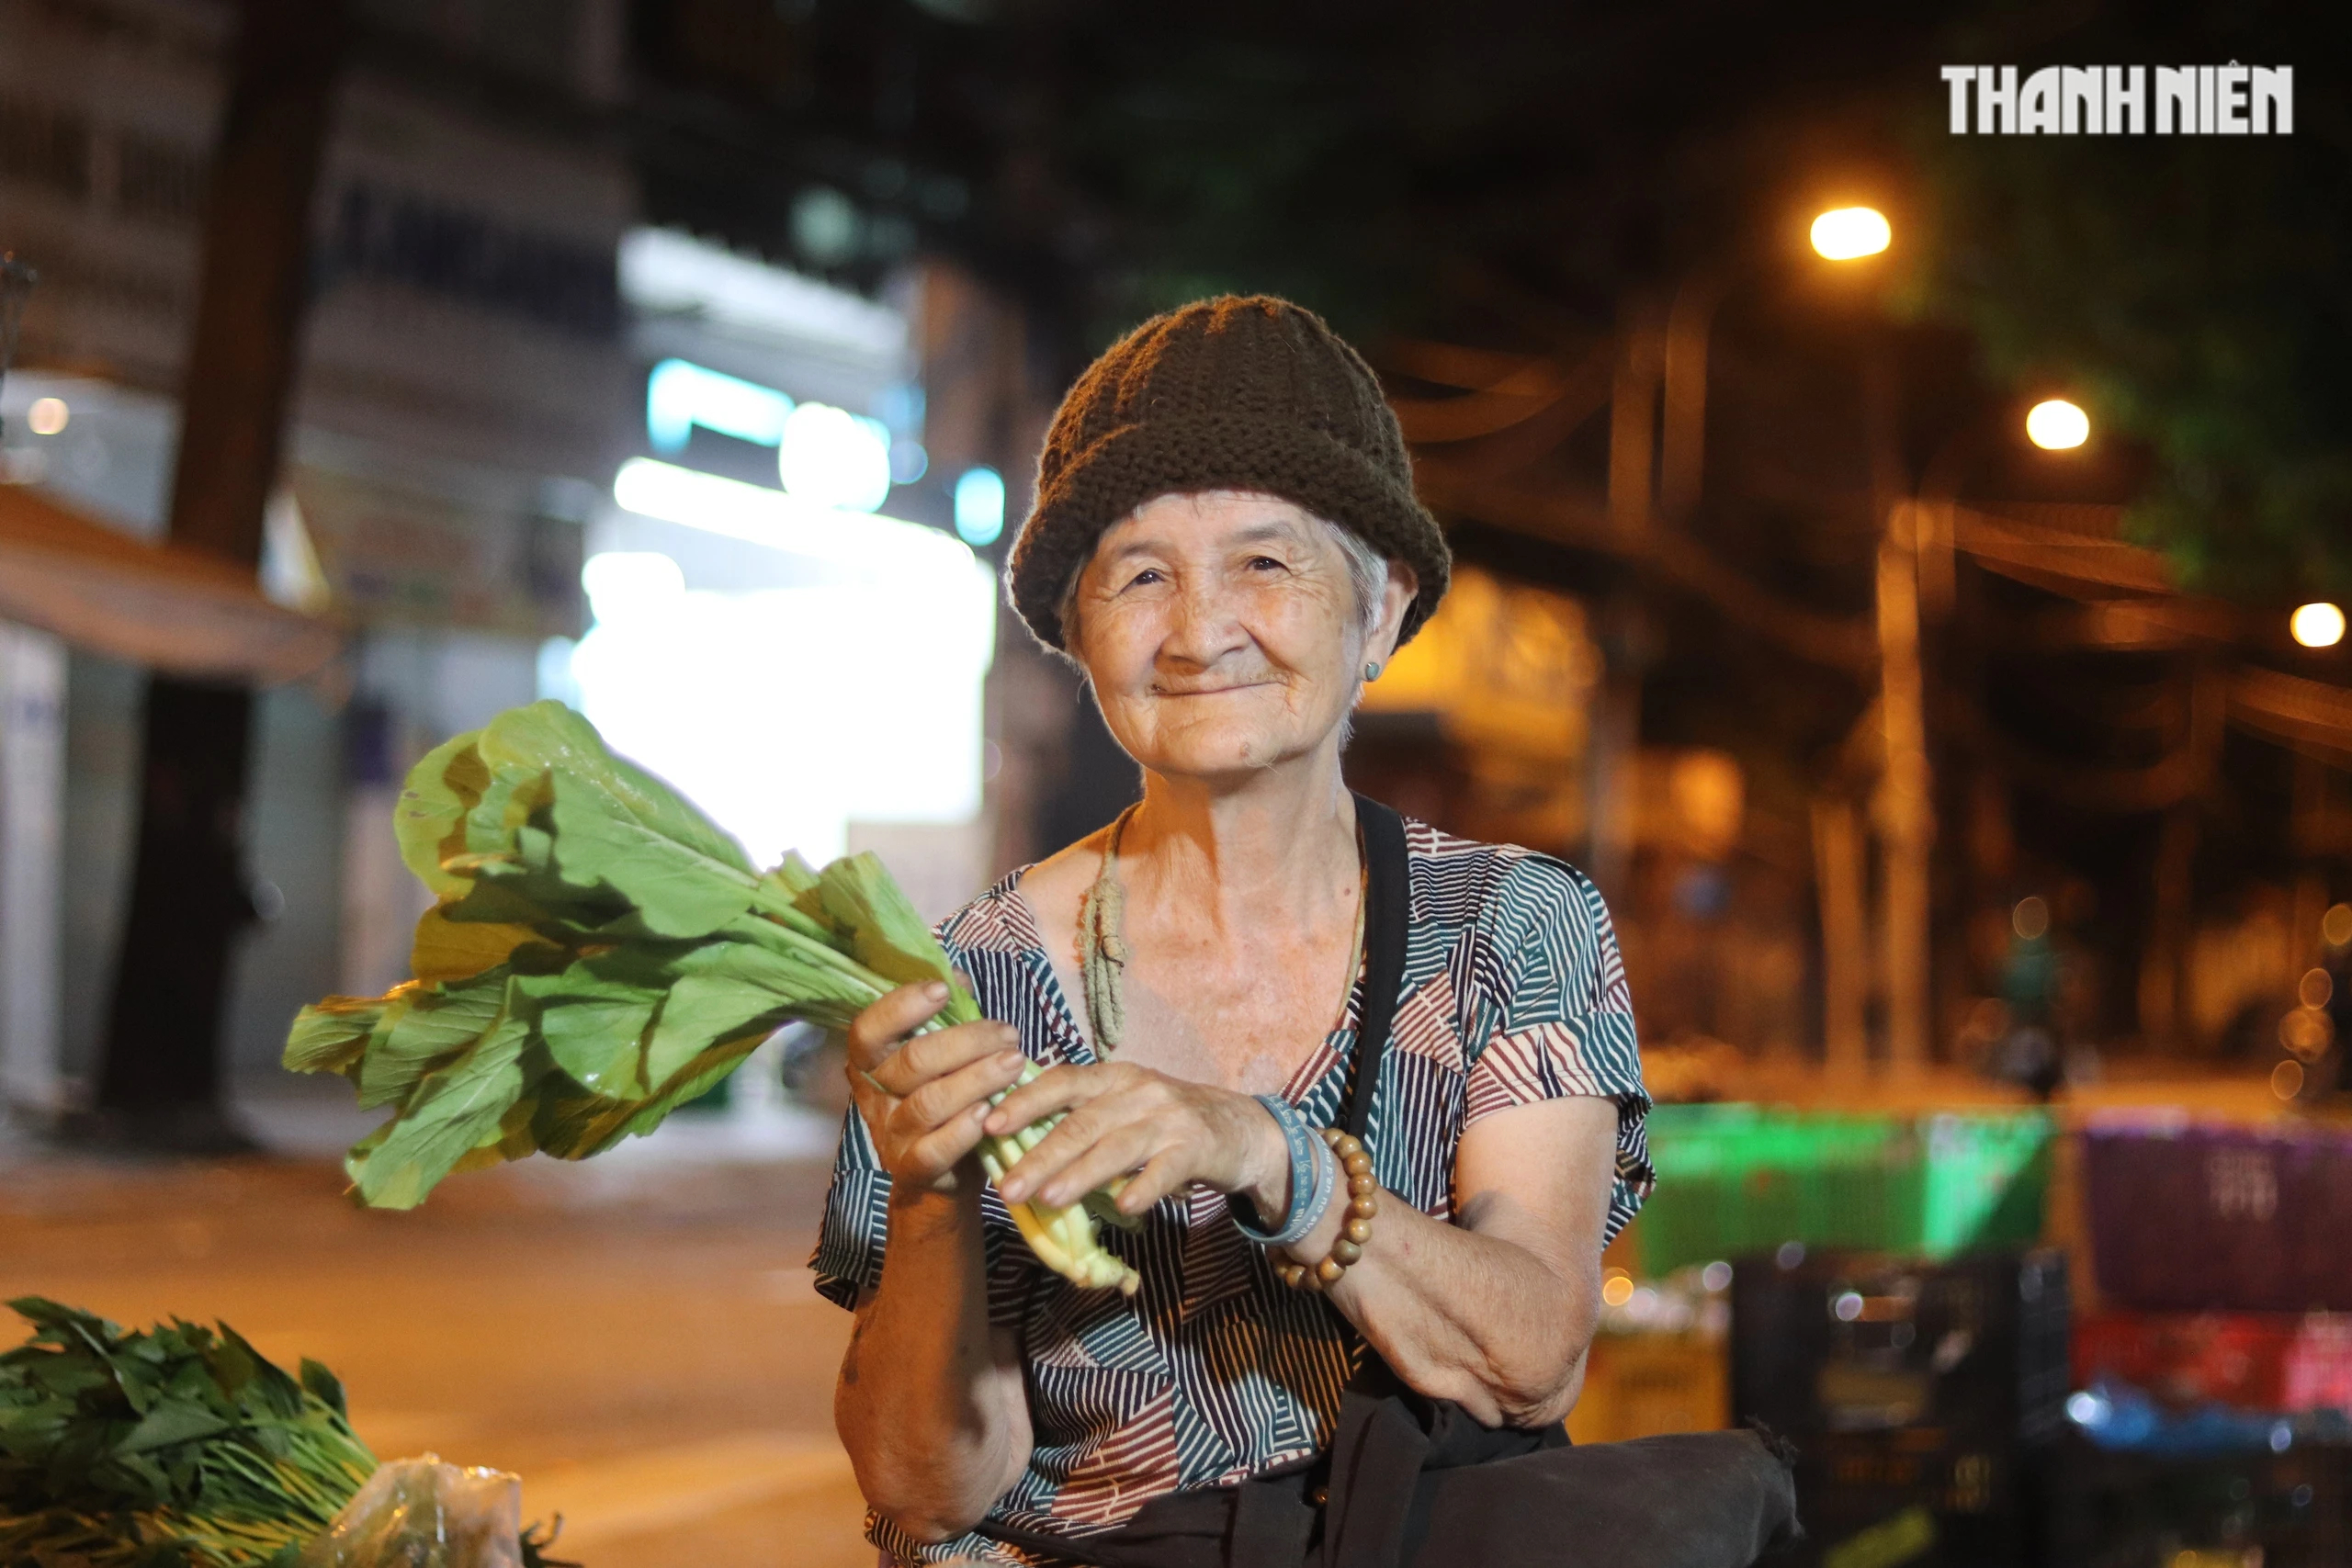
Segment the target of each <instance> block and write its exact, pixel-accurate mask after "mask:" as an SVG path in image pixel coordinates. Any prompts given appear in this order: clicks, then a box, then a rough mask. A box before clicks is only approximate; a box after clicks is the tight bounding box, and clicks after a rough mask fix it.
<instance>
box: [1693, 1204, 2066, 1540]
mask: <svg viewBox="0 0 2352 1568" xmlns="http://www.w3.org/2000/svg"><path fill="white" fill-rule="evenodd" d="M2067 1320H2068V1313H2067V1291H2066V1272H2065V1260H2064V1256H2063V1255H2062V1254H2059V1253H2055V1252H2049V1251H2034V1252H2026V1253H2005V1254H1989V1255H1985V1256H1981V1257H1974V1258H1959V1259H1954V1260H1951V1261H1948V1262H1942V1263H1929V1262H1926V1261H1924V1260H1921V1259H1917V1258H1889V1257H1884V1256H1880V1255H1856V1254H1814V1255H1812V1256H1806V1255H1804V1253H1803V1251H1802V1250H1801V1249H1797V1248H1783V1249H1781V1253H1780V1254H1778V1255H1777V1256H1774V1257H1769V1258H1744V1259H1741V1260H1739V1261H1738V1262H1737V1263H1736V1264H1735V1266H1734V1269H1733V1276H1732V1328H1731V1333H1732V1405H1733V1410H1734V1412H1735V1413H1736V1415H1737V1416H1739V1417H1740V1418H1741V1419H1744V1420H1759V1421H1762V1422H1763V1423H1765V1424H1766V1425H1767V1426H1770V1427H1772V1428H1773V1429H1774V1430H1776V1431H1778V1432H1781V1433H1782V1434H1783V1435H1785V1436H1786V1437H1788V1438H1790V1439H1791V1440H1792V1442H1794V1443H1795V1444H1796V1447H1797V1452H1798V1462H1797V1474H1796V1481H1797V1499H1798V1509H1799V1516H1800V1517H1801V1518H1802V1519H1803V1520H1804V1526H1805V1529H1806V1530H1807V1532H1808V1535H1809V1540H1807V1541H1806V1542H1805V1544H1804V1546H1803V1547H1802V1548H1800V1550H1799V1551H1798V1552H1797V1553H1796V1555H1795V1556H1794V1558H1793V1559H1792V1560H1791V1561H1792V1563H1820V1564H1827V1565H1830V1568H1836V1565H1838V1564H1841V1563H1854V1564H1881V1563H1883V1564H1894V1563H1901V1564H1904V1565H1905V1568H1986V1565H1996V1564H1997V1565H2008V1564H2018V1565H2020V1568H2022V1565H2027V1564H2033V1563H2039V1562H2044V1561H2054V1559H2052V1558H2051V1556H2050V1554H2049V1552H2048V1551H2047V1549H2046V1547H2045V1544H2044V1532H2043V1529H2042V1521H2043V1520H2044V1518H2045V1517H2046V1516H2047V1514H2048V1507H2047V1503H2046V1493H2047V1487H2048V1484H2049V1482H2050V1476H2049V1474H2048V1473H2047V1472H2046V1470H2045V1468H2044V1467H2043V1466H2042V1465H2041V1463H2040V1462H2039V1461H2041V1459H2042V1458H2043V1456H2044V1455H2045V1454H2046V1453H2047V1451H2048V1450H2049V1449H2050V1446H2051V1443H2052V1439H2053V1438H2054V1437H2055V1436H2056V1434H2057V1432H2058V1430H2059V1428H2060V1427H2061V1426H2062V1425H2063V1423H2064V1411H2065V1398H2066V1393H2067Z"/></svg>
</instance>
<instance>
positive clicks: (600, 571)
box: [580, 550, 686, 621]
mask: <svg viewBox="0 0 2352 1568" xmlns="http://www.w3.org/2000/svg"><path fill="white" fill-rule="evenodd" d="M580 586H581V587H582V588H584V589H586V590H587V591H588V608H589V612H590V613H591V614H592V615H594V616H595V617H596V618H597V619H598V620H599V621H622V620H641V619H643V618H644V617H645V616H646V615H648V614H650V613H657V612H662V611H666V610H668V609H670V608H671V607H672V606H673V605H675V604H676V603H677V601H678V598H679V596H680V595H681V594H683V593H684V592H685V591H686V575H685V573H684V572H683V571H681V570H678V563H677V562H676V561H673V560H672V559H671V558H669V557H668V556H665V555H662V554H660V553H658V552H656V551H652V550H607V551H605V553H604V554H603V555H595V556H590V557H589V558H588V560H587V563H586V564H585V565H583V566H582V567H581V569H580Z"/></svg>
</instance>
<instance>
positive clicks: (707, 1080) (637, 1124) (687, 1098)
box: [628, 1030, 767, 1137]
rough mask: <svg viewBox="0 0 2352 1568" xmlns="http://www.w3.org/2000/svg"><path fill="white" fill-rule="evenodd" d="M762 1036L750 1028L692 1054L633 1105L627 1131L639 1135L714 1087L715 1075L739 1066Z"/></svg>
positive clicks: (727, 1072)
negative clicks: (658, 1087) (659, 1086)
mask: <svg viewBox="0 0 2352 1568" xmlns="http://www.w3.org/2000/svg"><path fill="white" fill-rule="evenodd" d="M766 1038H767V1033H766V1032H765V1031H764V1030H754V1031H752V1032H749V1033H745V1034H740V1035H737V1036H735V1037H734V1038H733V1039H730V1040H722V1041H720V1042H719V1043H717V1044H716V1045H713V1046H712V1047H711V1048H710V1049H709V1050H707V1051H705V1052H703V1053H702V1054H701V1055H698V1056H696V1057H695V1058H694V1059H693V1060H692V1061H690V1062H688V1063H687V1064H686V1065H685V1066H684V1068H683V1069H681V1070H680V1072H679V1073H678V1075H677V1077H674V1078H673V1079H672V1080H671V1081H670V1082H669V1083H667V1084H665V1085H663V1086H662V1089H661V1091H660V1092H659V1093H658V1094H656V1095H654V1097H653V1098H652V1099H650V1100H647V1101H645V1102H644V1104H642V1105H641V1106H639V1108H638V1109H637V1111H636V1113H635V1114H634V1115H632V1116H631V1117H630V1118H629V1122H628V1131H629V1132H630V1133H632V1134H636V1135H637V1136H639V1137H642V1136H644V1135H645V1134H648V1133H650V1132H651V1131H653V1129H654V1128H656V1127H658V1126H660V1125H661V1124H662V1122H663V1121H664V1120H665V1119H666V1118H667V1117H668V1116H669V1114H670V1112H672V1111H675V1110H676V1109H677V1108H678V1107H679V1106H681V1105H684V1104H687V1103H689V1102H691V1101H693V1100H699V1099H701V1098H702V1097H703V1096H704V1095H706V1094H708V1093H709V1092H710V1091H711V1090H712V1089H715V1088H717V1087H718V1080H719V1079H721V1078H723V1077H726V1076H727V1075H728V1074H729V1073H731V1072H733V1071H734V1070H735V1069H736V1068H738V1067H740V1066H742V1065H743V1061H744V1058H746V1057H748V1056H749V1055H751V1054H752V1052H753V1051H756V1050H758V1049H759V1046H760V1042H761V1041H763V1040H764V1039H766Z"/></svg>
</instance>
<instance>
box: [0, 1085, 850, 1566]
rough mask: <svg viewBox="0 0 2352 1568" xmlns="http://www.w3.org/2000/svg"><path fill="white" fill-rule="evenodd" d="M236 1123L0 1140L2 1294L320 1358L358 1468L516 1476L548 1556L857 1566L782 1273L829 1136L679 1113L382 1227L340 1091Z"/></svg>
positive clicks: (7, 1338) (820, 1402)
mask: <svg viewBox="0 0 2352 1568" xmlns="http://www.w3.org/2000/svg"><path fill="white" fill-rule="evenodd" d="M336 1087H338V1088H340V1087H341V1086H339V1085H338V1086H336ZM347 1092H348V1091H347V1090H345V1094H346V1095H347ZM240 1111H241V1112H242V1113H243V1119H244V1121H245V1122H246V1123H247V1125H249V1126H252V1127H254V1129H255V1130H256V1131H257V1132H259V1133H261V1134H262V1135H263V1138H264V1141H265V1143H266V1144H268V1145H270V1146H271V1149H272V1152H271V1153H270V1154H268V1155H266V1156H254V1157H247V1158H239V1159H232V1160H209V1161H197V1162H155V1163H142V1162H135V1161H125V1160H119V1159H113V1160H104V1161H100V1160H96V1159H91V1158H88V1157H85V1156H71V1155H66V1154H61V1153H57V1152H54V1151H50V1150H45V1149H43V1148H41V1147H40V1146H39V1145H34V1144H32V1143H30V1142H28V1141H26V1140H23V1139H18V1140H17V1141H14V1142H6V1141H0V1299H6V1298H7V1297H13V1296H17V1295H22V1294H27V1293H38V1294H41V1295H47V1296H51V1297H54V1298H56V1299H58V1300H61V1301H64V1302H68V1303H73V1304H75V1305H78V1306H84V1307H87V1308H89V1309H91V1310H94V1311H96V1312H99V1313H101V1314H105V1315H106V1316H108V1317H111V1318H113V1319H115V1320H116V1321H118V1322H121V1323H126V1324H137V1325H143V1324H146V1323H150V1322H153V1321H154V1320H156V1319H159V1318H163V1317H166V1316H172V1315H177V1316H181V1317H186V1318H191V1319H203V1320H215V1319H225V1320H226V1321H228V1322H230V1323H231V1324H232V1325H235V1326H236V1327H237V1329H238V1330H239V1331H240V1332H242V1333H243V1334H245V1335H246V1336H247V1337H250V1338H251V1339H252V1340H253V1341H254V1344H255V1345H256V1346H258V1347H259V1348H261V1350H262V1351H263V1352H264V1353H265V1354H266V1355H268V1356H269V1357H271V1358H272V1359H275V1360H278V1361H280V1362H281V1363H282V1364H284V1365H286V1366H288V1367H289V1368H290V1367H292V1366H293V1365H294V1364H295V1363H296V1362H297V1361H299V1359H300V1358H301V1357H304V1356H311V1357H314V1358H316V1359H319V1360H322V1361H324V1362H325V1363H326V1364H327V1365H328V1366H330V1367H332V1368H333V1369H334V1371H336V1372H337V1373H338V1374H339V1375H340V1376H341V1377H342V1378H343V1380H344V1382H345V1387H346V1389H347V1390H348V1393H349V1395H350V1402H351V1411H352V1418H353V1424H354V1425H355V1426H356V1428H357V1429H358V1432H359V1435H360V1437H361V1438H363V1439H365V1440H366V1441H367V1442H368V1445H369V1446H370V1447H371V1448H372V1449H373V1450H375V1451H376V1453H377V1454H378V1456H379V1458H393V1457H401V1456H408V1455H413V1454H419V1453H424V1452H428V1451H429V1452H434V1453H437V1454H439V1455H441V1456H442V1457H443V1458H445V1459H448V1460H451V1461H457V1462H460V1463H465V1464H476V1465H489V1466H492V1467H495V1468H498V1469H502V1470H508V1471H512V1472H515V1473H516V1474H518V1475H520V1476H521V1477H523V1483H524V1490H523V1517H525V1518H526V1520H527V1519H533V1518H538V1519H546V1518H548V1517H553V1516H555V1515H558V1514H560V1515H561V1516H562V1518H563V1521H564V1523H563V1534H562V1540H561V1544H560V1547H559V1548H558V1549H557V1555H558V1556H560V1557H568V1558H572V1559H576V1560H580V1561H582V1562H585V1563H586V1564H587V1565H588V1568H769V1565H773V1564H791V1565H794V1568H801V1565H806V1568H851V1565H853V1564H854V1565H855V1568H872V1565H873V1563H874V1562H875V1551H874V1549H873V1548H872V1547H870V1546H868V1545H866V1544H865V1540H864V1538H863V1534H862V1529H861V1520H862V1516H863V1513H864V1505H863V1503H862V1502H861V1501H860V1499H859V1497H858V1494H857V1488H856V1485H855V1483H854V1479H853V1478H852V1476H851V1473H850V1468H849V1461H848V1458H847V1456H846V1455H845V1454H843V1453H842V1449H841V1445H840V1442H839V1441H838V1439H837V1438H835V1437H834V1435H833V1427H832V1385H833V1374H834V1371H835V1369H836V1368H837V1367H838V1366H839V1364H840V1359H841V1353H842V1347H843V1345H844V1344H845V1343H846V1341H847V1338H848V1330H849V1320H848V1317H847V1314H843V1313H842V1312H841V1311H840V1310H839V1309H837V1308H835V1307H834V1306H832V1305H831V1304H830V1303H826V1302H824V1301H823V1300H821V1299H820V1297H818V1295H817V1294H816V1292H814V1290H813V1289H812V1288H811V1285H810V1281H809V1271H808V1268H807V1261H808V1257H809V1247H810V1246H811V1244H812V1242H813V1240H814V1238H815V1235H816V1222H817V1215H818V1211H819V1206H820V1203H821V1201H822V1199H823V1194H824V1183H825V1176H826V1169H827V1163H828V1161H829V1160H830V1157H831V1141H832V1130H833V1127H834V1126H835V1125H836V1123H834V1122H831V1119H829V1118H826V1117H823V1116H820V1115H818V1114H816V1113H813V1112H807V1111H797V1110H795V1109H794V1108H792V1107H790V1106H788V1105H785V1106H776V1105H770V1106H764V1107H754V1108H752V1110H751V1111H749V1112H743V1111H739V1112H738V1113H736V1114H734V1115H729V1116H718V1117H699V1118H696V1117H682V1118H679V1119H676V1120H675V1121H673V1122H672V1123H671V1124H670V1126H668V1127H665V1128H664V1129H663V1130H662V1132H661V1133H659V1134H656V1135H655V1136H654V1137H653V1138H651V1139H649V1140H644V1141H642V1142H639V1143H636V1144H633V1145H624V1147H623V1148H622V1149H620V1150H616V1151H615V1152H614V1153H612V1154H609V1155H605V1156H599V1157H598V1158H597V1159H596V1160H594V1161H592V1162H588V1163H586V1164H582V1165H578V1166H570V1165H563V1164H560V1163H559V1162H556V1161H552V1160H547V1159H535V1160H531V1161H528V1162H526V1163H523V1164H520V1165H515V1166H508V1167H503V1168H499V1169H497V1170H492V1171H483V1172H477V1173H469V1174H466V1175H461V1176H457V1177H452V1178H451V1179H449V1180H448V1181H447V1182H446V1183H445V1184H444V1185H443V1186H442V1187H441V1188H440V1189H438V1190H435V1193H434V1194H433V1196H432V1198H431V1199H430V1200H429V1201H427V1202H426V1203H425V1204H424V1207H422V1208H420V1209H418V1210H416V1211H414V1212H413V1213H406V1214H391V1213H369V1212H366V1211H363V1210H360V1209H357V1208H355V1207H354V1206H352V1205H351V1204H350V1203H349V1202H348V1201H346V1200H345V1198H344V1197H343V1190H344V1187H345V1182H344V1179H343V1175H342V1172H341V1171H340V1169H339V1168H337V1167H336V1166H335V1165H334V1161H333V1160H332V1158H331V1157H328V1156H329V1151H330V1150H332V1149H333V1148H334V1147H337V1146H339V1145H341V1144H342V1143H343V1142H345V1141H347V1138H348V1136H349V1135H351V1134H352V1133H353V1132H354V1130H355V1128H359V1127H364V1126H365V1125H366V1123H365V1122H364V1121H358V1120H356V1119H355V1118H354V1117H353V1116H352V1115H351V1114H350V1113H349V1111H348V1102H347V1100H345V1101H344V1102H343V1104H342V1105H340V1106H338V1105H336V1104H335V1103H334V1101H332V1100H329V1099H327V1098H324V1097H320V1098H317V1099H311V1098H308V1097H305V1098H303V1099H301V1100H292V1101H284V1102H277V1103H271V1102H262V1103H255V1102H253V1101H247V1102H244V1103H243V1104H241V1106H240ZM16 1338H17V1335H16V1333H15V1332H14V1330H13V1328H12V1327H11V1326H9V1325H8V1324H7V1322H6V1318H5V1314H0V1345H6V1344H9V1343H13V1342H15V1339H16Z"/></svg>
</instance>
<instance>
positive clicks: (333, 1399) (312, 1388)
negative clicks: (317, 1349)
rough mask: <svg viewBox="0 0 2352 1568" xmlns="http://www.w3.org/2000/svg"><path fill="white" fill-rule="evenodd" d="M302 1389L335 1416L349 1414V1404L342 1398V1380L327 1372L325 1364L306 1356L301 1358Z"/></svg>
mask: <svg viewBox="0 0 2352 1568" xmlns="http://www.w3.org/2000/svg"><path fill="white" fill-rule="evenodd" d="M302 1389H303V1392H304V1393H308V1394H309V1395H310V1396H311V1398H312V1399H315V1400H317V1401H318V1402H319V1403H320V1404H323V1405H325V1406H326V1407H327V1408H328V1409H330V1410H332V1411H334V1413H335V1414H336V1415H338V1416H349V1415H350V1414H351V1407H350V1404H349V1403H348V1402H347V1401H346V1400H345V1397H344V1392H343V1380H342V1379H341V1378H339V1377H337V1376H335V1375H334V1372H332V1371H328V1370H327V1365H326V1363H325V1362H323V1361H314V1360H312V1359H311V1358H310V1357H308V1356H305V1357H303V1358H302Z"/></svg>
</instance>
